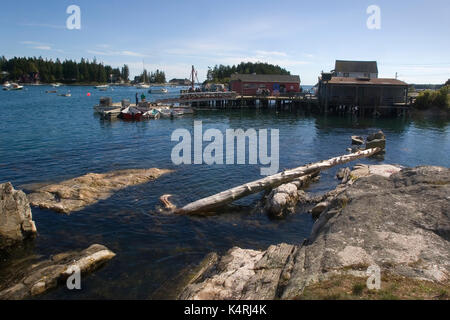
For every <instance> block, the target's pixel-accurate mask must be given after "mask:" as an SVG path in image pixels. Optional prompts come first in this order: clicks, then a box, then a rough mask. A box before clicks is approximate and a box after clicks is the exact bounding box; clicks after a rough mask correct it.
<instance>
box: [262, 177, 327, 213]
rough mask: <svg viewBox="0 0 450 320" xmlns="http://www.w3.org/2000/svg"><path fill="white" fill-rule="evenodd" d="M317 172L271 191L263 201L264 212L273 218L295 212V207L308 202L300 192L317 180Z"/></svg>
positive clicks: (307, 198) (302, 192) (304, 194)
mask: <svg viewBox="0 0 450 320" xmlns="http://www.w3.org/2000/svg"><path fill="white" fill-rule="evenodd" d="M318 177H319V171H317V172H315V173H313V174H309V175H306V176H303V177H300V178H298V179H295V180H294V181H292V182H290V183H285V184H282V185H281V186H279V187H277V188H275V189H273V190H272V191H271V192H270V193H269V194H268V195H267V196H266V197H265V199H264V211H265V212H266V213H267V214H269V215H271V216H273V217H282V216H284V215H286V214H289V213H292V212H294V211H295V206H296V205H297V204H298V203H299V202H300V203H303V204H304V203H307V202H309V201H310V199H309V197H308V195H307V194H306V193H305V192H304V191H302V190H300V189H301V188H305V187H306V186H307V185H308V184H309V183H310V182H311V181H313V180H315V179H318Z"/></svg>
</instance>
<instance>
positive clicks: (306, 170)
mask: <svg viewBox="0 0 450 320" xmlns="http://www.w3.org/2000/svg"><path fill="white" fill-rule="evenodd" d="M380 151H381V149H380V148H373V149H367V150H363V151H358V152H355V153H350V154H347V155H343V156H339V157H335V158H331V159H328V160H324V161H320V162H316V163H312V164H308V165H305V166H302V167H298V168H295V169H291V170H286V171H283V172H280V173H277V174H275V175H272V176H268V177H265V178H263V179H259V180H256V181H252V182H249V183H246V184H244V185H241V186H238V187H234V188H232V189H228V190H225V191H222V192H220V193H217V194H215V195H212V196H209V197H206V198H203V199H200V200H197V201H194V202H191V203H189V204H187V205H185V206H184V207H182V208H180V209H176V210H174V212H175V213H177V214H199V213H207V212H210V211H212V210H213V209H216V208H219V207H222V206H224V205H226V204H229V203H231V202H233V201H235V200H237V199H240V198H243V197H245V196H248V195H250V194H253V193H258V192H260V191H263V190H266V189H273V188H276V187H278V186H280V185H282V184H284V183H286V182H289V181H292V180H294V179H296V178H299V177H302V176H305V175H308V174H311V173H313V172H315V171H317V170H325V169H328V168H331V167H334V166H336V165H339V164H344V163H347V162H350V161H353V160H357V159H361V158H365V157H370V156H372V155H374V154H376V153H378V152H380Z"/></svg>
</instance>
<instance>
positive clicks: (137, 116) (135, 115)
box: [118, 107, 142, 121]
mask: <svg viewBox="0 0 450 320" xmlns="http://www.w3.org/2000/svg"><path fill="white" fill-rule="evenodd" d="M118 118H120V119H123V120H136V121H138V120H141V118H142V112H141V111H140V110H139V109H136V108H134V107H126V108H125V109H123V110H122V111H121V112H120V114H119V115H118Z"/></svg>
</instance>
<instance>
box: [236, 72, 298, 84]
mask: <svg viewBox="0 0 450 320" xmlns="http://www.w3.org/2000/svg"><path fill="white" fill-rule="evenodd" d="M230 80H231V81H236V80H241V81H243V82H280V83H283V82H296V83H300V76H291V75H281V74H236V73H234V74H232V75H231V78H230Z"/></svg>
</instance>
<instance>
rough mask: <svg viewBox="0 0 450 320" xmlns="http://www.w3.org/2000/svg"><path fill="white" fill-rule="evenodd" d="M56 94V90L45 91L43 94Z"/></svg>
mask: <svg viewBox="0 0 450 320" xmlns="http://www.w3.org/2000/svg"><path fill="white" fill-rule="evenodd" d="M56 92H58V91H56V90H47V91H45V93H56Z"/></svg>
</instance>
